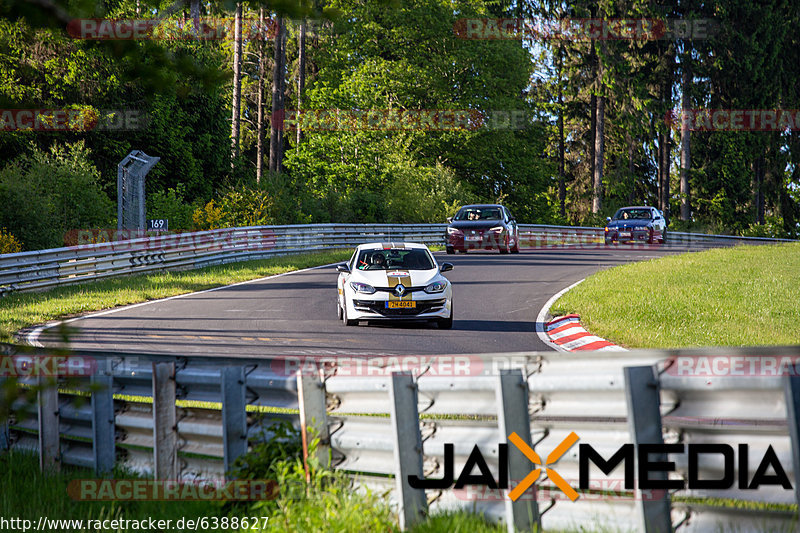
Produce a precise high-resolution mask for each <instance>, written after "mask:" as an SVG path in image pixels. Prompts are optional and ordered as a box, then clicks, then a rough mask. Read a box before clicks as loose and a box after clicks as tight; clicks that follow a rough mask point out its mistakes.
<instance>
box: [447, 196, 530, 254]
mask: <svg viewBox="0 0 800 533" xmlns="http://www.w3.org/2000/svg"><path fill="white" fill-rule="evenodd" d="M447 222H448V223H449V225H448V226H447V241H446V243H447V244H446V247H447V253H448V254H452V253H455V252H456V250H458V251H459V252H462V253H466V251H467V250H499V251H500V253H501V254H507V253H508V252H511V253H512V254H516V253H519V229H518V228H517V221H516V220H515V219H514V216H513V215H512V214H511V212H510V211H509V210H508V209H507V208H506V207H504V206H502V205H500V204H476V205H465V206H464V207H462V208H461V209H459V210H458V213H456V216H454V217H452V218H448V219H447Z"/></svg>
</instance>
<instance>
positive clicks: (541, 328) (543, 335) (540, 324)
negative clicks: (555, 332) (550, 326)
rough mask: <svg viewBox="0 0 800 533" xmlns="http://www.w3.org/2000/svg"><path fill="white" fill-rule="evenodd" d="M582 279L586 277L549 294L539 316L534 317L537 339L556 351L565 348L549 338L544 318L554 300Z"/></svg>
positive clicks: (561, 350)
mask: <svg viewBox="0 0 800 533" xmlns="http://www.w3.org/2000/svg"><path fill="white" fill-rule="evenodd" d="M584 279H586V278H583V279H581V280H578V281H576V282H575V283H573V284H572V285H570V286H569V287H567V288H566V289H562V290H560V291H558V292H557V293H555V294H554V295H553V296H551V297H550V299H549V300H547V301H546V302H545V303H544V306H542V309H541V310H540V311H539V316H537V317H536V334H537V335H538V336H539V340H541V341H542V342H543V343H545V345H547V346H549V347H550V348H552V349H553V350H555V351H557V352H566V351H567V350H565V349H563V348H562V347H561V346H559V345H558V344H556V343H554V342H553V341H551V340H550V338H549V337H548V336H547V332H546V331H545V323H544V320H545V318H547V314H548V313H549V312H550V307H552V305H553V304H554V303H555V301H556V300H558V299H559V298H561V296H562V295H563V294H564V293H565V292H567V291H568V290H570V289H571V288H573V287H577V286H578V285H580V284H581V283H582V282H583V280H584Z"/></svg>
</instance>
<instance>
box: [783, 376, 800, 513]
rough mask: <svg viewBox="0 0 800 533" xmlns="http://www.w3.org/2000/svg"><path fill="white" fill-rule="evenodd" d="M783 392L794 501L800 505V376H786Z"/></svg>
mask: <svg viewBox="0 0 800 533" xmlns="http://www.w3.org/2000/svg"><path fill="white" fill-rule="evenodd" d="M783 391H784V397H785V398H786V423H787V425H788V426H789V438H790V439H791V441H792V471H793V472H794V499H795V502H796V503H800V481H798V480H799V479H800V376H786V377H785V378H784V385H783Z"/></svg>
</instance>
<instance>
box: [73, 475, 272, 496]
mask: <svg viewBox="0 0 800 533" xmlns="http://www.w3.org/2000/svg"><path fill="white" fill-rule="evenodd" d="M279 493H280V490H279V487H278V483H277V482H276V481H273V480H258V479H244V480H235V481H228V482H217V481H196V482H190V481H185V480H169V479H74V480H72V481H70V482H69V485H67V494H68V495H69V497H70V498H72V499H73V500H76V501H136V500H138V501H181V500H190V501H198V500H199V501H259V500H274V499H275V498H277V496H278V494H279Z"/></svg>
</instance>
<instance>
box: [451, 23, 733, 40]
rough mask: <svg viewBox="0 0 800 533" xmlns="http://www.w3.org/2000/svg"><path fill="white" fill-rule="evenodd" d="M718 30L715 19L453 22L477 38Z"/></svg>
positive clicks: (666, 36)
mask: <svg viewBox="0 0 800 533" xmlns="http://www.w3.org/2000/svg"><path fill="white" fill-rule="evenodd" d="M717 31H718V25H717V23H716V22H715V21H714V20H712V19H647V18H631V19H617V18H608V19H604V18H563V19H543V18H540V19H533V18H499V19H494V18H461V19H458V20H457V21H456V23H455V24H454V25H453V33H455V35H456V36H457V37H460V38H461V39H475V40H498V39H535V40H559V41H579V42H581V41H592V40H600V41H618V40H630V41H655V40H674V39H691V40H703V39H708V38H710V37H712V36H714V35H715V34H716V33H717Z"/></svg>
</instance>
